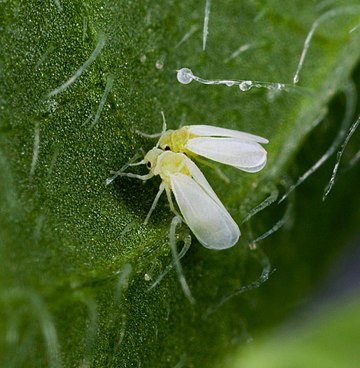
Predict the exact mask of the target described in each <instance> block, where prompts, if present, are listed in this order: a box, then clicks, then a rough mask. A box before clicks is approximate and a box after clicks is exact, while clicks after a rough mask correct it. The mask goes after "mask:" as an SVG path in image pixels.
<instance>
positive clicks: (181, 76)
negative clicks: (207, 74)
mask: <svg viewBox="0 0 360 368" xmlns="http://www.w3.org/2000/svg"><path fill="white" fill-rule="evenodd" d="M177 80H178V82H179V83H181V84H189V83H190V82H191V81H192V80H193V73H192V71H191V69H189V68H181V69H179V70H178V71H177Z"/></svg>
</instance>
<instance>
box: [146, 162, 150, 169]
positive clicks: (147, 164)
mask: <svg viewBox="0 0 360 368" xmlns="http://www.w3.org/2000/svg"><path fill="white" fill-rule="evenodd" d="M146 167H147V168H148V169H151V162H150V161H148V162H147V163H146Z"/></svg>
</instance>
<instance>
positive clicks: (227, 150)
mask: <svg viewBox="0 0 360 368" xmlns="http://www.w3.org/2000/svg"><path fill="white" fill-rule="evenodd" d="M164 127H166V124H165V122H164ZM268 142H269V141H268V140H267V139H265V138H262V137H259V136H257V135H253V134H249V133H245V132H241V131H237V130H232V129H225V128H219V127H216V126H211V125H186V126H183V127H182V128H180V129H177V130H166V128H165V129H164V128H163V132H162V133H161V135H160V139H159V142H158V146H159V147H160V148H162V149H164V150H171V151H173V152H183V153H185V154H187V155H188V156H192V157H196V156H203V157H205V158H208V159H210V160H213V161H217V162H220V163H223V164H226V165H230V166H233V167H236V168H237V169H240V170H243V171H246V172H250V173H255V172H258V171H260V170H261V169H262V168H263V167H264V166H265V164H266V160H267V153H266V150H265V149H264V148H263V147H262V146H261V144H260V143H262V144H266V143H268Z"/></svg>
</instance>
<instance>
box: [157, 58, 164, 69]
mask: <svg viewBox="0 0 360 368" xmlns="http://www.w3.org/2000/svg"><path fill="white" fill-rule="evenodd" d="M163 67H164V60H162V59H159V60H157V61H156V63H155V68H156V69H162V68H163Z"/></svg>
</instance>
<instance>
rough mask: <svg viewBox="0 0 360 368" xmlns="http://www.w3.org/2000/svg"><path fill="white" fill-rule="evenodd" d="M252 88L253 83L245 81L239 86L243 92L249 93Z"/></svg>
mask: <svg viewBox="0 0 360 368" xmlns="http://www.w3.org/2000/svg"><path fill="white" fill-rule="evenodd" d="M251 87H252V82H251V81H244V82H241V83H240V84H239V88H240V89H241V90H242V91H244V92H245V91H248V90H249V89H250V88H251Z"/></svg>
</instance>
